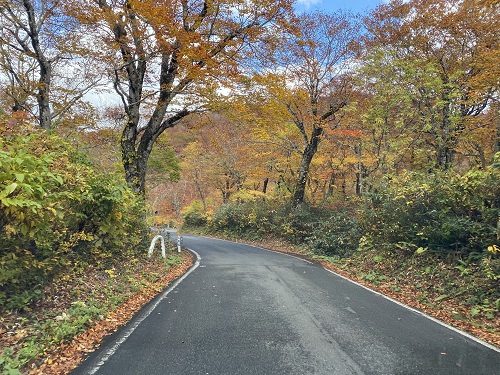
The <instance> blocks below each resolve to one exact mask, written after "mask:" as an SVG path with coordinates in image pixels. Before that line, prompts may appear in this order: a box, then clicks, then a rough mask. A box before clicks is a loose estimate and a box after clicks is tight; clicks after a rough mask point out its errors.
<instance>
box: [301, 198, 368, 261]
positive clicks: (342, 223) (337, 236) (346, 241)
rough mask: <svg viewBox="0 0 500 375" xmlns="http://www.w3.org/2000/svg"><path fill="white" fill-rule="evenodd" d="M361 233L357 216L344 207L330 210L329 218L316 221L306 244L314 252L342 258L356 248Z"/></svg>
mask: <svg viewBox="0 0 500 375" xmlns="http://www.w3.org/2000/svg"><path fill="white" fill-rule="evenodd" d="M361 235H362V233H361V228H360V225H359V220H358V218H357V216H356V215H355V213H354V212H353V210H352V209H350V208H348V207H346V208H344V209H339V210H336V211H332V212H331V216H330V217H329V218H327V219H324V220H321V221H319V222H317V223H316V225H314V228H313V231H312V233H311V236H310V237H309V238H308V245H309V247H310V248H311V249H312V250H313V251H314V252H317V253H322V254H325V255H328V256H336V257H340V258H343V257H347V256H349V255H351V254H353V253H354V252H355V251H356V250H357V248H358V246H359V241H360V238H361Z"/></svg>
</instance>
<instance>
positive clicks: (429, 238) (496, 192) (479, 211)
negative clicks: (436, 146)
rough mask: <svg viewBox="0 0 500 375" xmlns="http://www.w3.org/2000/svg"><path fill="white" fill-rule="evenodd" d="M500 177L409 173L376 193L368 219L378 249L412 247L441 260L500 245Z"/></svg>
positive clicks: (492, 173) (488, 173)
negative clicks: (441, 258)
mask: <svg viewBox="0 0 500 375" xmlns="http://www.w3.org/2000/svg"><path fill="white" fill-rule="evenodd" d="M499 177H500V173H499V171H498V170H496V169H494V168H490V169H488V170H486V171H481V170H472V171H469V172H467V173H465V174H464V175H459V174H455V173H452V172H448V173H436V174H420V173H407V174H405V175H403V176H399V177H394V178H392V179H391V180H390V181H388V182H386V183H385V184H384V185H381V186H379V187H378V189H377V190H375V191H373V192H372V193H371V194H370V196H369V197H368V199H367V206H366V209H365V211H364V213H363V215H362V217H363V220H362V226H363V230H364V232H365V233H370V234H371V237H372V238H373V241H375V243H376V244H379V245H381V246H385V245H386V244H388V243H389V244H390V243H393V244H398V243H404V244H410V245H411V246H407V248H408V249H410V250H411V249H413V248H421V247H423V248H428V249H430V250H432V251H435V252H437V253H439V254H441V255H446V254H448V253H456V252H460V253H462V254H464V255H468V254H471V253H474V252H483V251H484V250H486V249H487V247H488V246H490V245H493V244H497V245H498V233H497V231H498V229H497V225H498V218H499V214H500V187H499V184H498V181H499Z"/></svg>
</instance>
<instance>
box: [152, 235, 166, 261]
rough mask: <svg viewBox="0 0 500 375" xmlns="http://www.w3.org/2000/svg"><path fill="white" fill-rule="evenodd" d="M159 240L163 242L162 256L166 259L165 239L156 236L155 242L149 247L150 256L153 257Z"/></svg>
mask: <svg viewBox="0 0 500 375" xmlns="http://www.w3.org/2000/svg"><path fill="white" fill-rule="evenodd" d="M158 239H159V240H160V242H161V256H162V257H163V258H166V255H165V239H164V238H163V236H161V235H157V236H155V237H154V238H153V241H151V246H149V251H148V256H149V257H151V255H152V254H153V250H154V248H155V245H156V241H158Z"/></svg>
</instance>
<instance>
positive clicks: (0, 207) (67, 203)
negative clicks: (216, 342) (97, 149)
mask: <svg viewBox="0 0 500 375" xmlns="http://www.w3.org/2000/svg"><path fill="white" fill-rule="evenodd" d="M144 216H145V215H144V211H143V203H142V200H141V199H138V198H137V197H136V196H135V195H134V194H133V193H132V192H131V191H130V190H129V189H128V188H127V187H126V185H125V182H124V181H123V179H122V178H120V177H118V176H114V175H102V174H100V173H98V172H96V171H94V170H93V169H92V167H91V166H90V164H89V163H88V162H87V161H86V160H85V158H84V157H83V156H82V155H81V154H79V153H77V152H75V151H74V150H73V149H72V148H71V147H70V146H69V145H68V144H66V143H65V142H63V141H62V140H61V139H60V138H59V137H57V136H55V135H51V134H48V133H46V132H44V131H41V130H36V129H32V130H31V134H30V135H18V136H10V137H5V138H3V139H2V140H1V141H0V288H1V289H0V303H1V304H4V305H5V306H6V307H7V308H22V307H25V306H26V305H27V303H28V302H29V301H31V300H32V299H33V298H35V297H36V296H37V295H38V293H39V290H40V288H41V286H42V285H44V284H45V283H47V282H49V281H50V280H51V279H52V278H53V277H55V276H56V275H58V274H60V273H61V272H64V271H65V270H70V269H72V268H74V267H84V266H85V264H88V263H94V264H96V263H97V264H99V262H103V260H104V259H106V258H109V257H111V256H114V257H123V256H129V255H134V254H135V253H136V252H137V250H138V248H139V247H138V245H140V244H144V247H145V246H146V244H145V242H143V241H146V239H147V229H146V225H145V221H144Z"/></svg>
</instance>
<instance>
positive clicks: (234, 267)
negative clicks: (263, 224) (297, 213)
mask: <svg viewBox="0 0 500 375" xmlns="http://www.w3.org/2000/svg"><path fill="white" fill-rule="evenodd" d="M184 246H186V247H188V248H190V249H192V250H194V251H195V252H196V253H197V254H199V256H200V261H199V263H197V264H196V266H195V267H194V268H192V270H191V273H189V274H188V275H187V276H186V277H185V278H184V279H183V280H181V281H180V282H179V283H178V284H177V285H174V286H173V287H171V288H170V289H169V290H168V291H166V292H165V293H163V294H162V295H160V296H159V297H158V298H157V299H156V300H155V301H153V302H152V303H151V304H150V305H148V306H146V307H145V308H144V309H143V310H142V311H141V312H140V313H139V314H138V315H137V316H136V317H135V318H134V319H133V320H132V321H131V322H130V323H129V324H128V325H127V326H126V327H124V328H123V329H122V330H120V331H119V332H117V334H115V335H113V336H112V337H111V338H109V339H107V340H106V341H105V342H104V343H103V345H102V346H101V348H100V349H99V350H98V351H97V352H95V353H93V354H92V355H91V356H90V357H89V358H88V359H87V360H86V361H85V362H84V363H83V364H82V365H81V366H80V367H79V368H78V369H76V370H75V371H74V372H73V373H72V374H73V375H81V374H101V375H104V374H110V375H111V374H112V375H127V374H148V375H155V374H162V375H164V374H183V375H184V374H216V375H218V374H228V375H237V374H249V375H259V374H287V375H290V374H335V375H348V374H349V375H350V374H387V375H392V374H394V375H396V374H401V375H412V374H422V375H439V374H447V375H449V374H470V375H483V374H484V375H494V374H496V375H500V351H498V350H496V349H494V348H493V347H490V346H487V345H483V344H482V343H481V342H479V341H477V340H475V339H473V338H471V337H469V336H467V335H463V334H461V333H459V332H457V331H455V330H453V329H450V328H449V327H446V326H444V325H442V324H440V323H438V322H436V321H434V320H432V319H429V318H427V317H425V316H424V315H422V314H420V313H418V312H416V311H414V310H411V309H408V308H406V307H404V306H402V305H400V304H397V303H395V302H393V301H390V300H388V299H386V298H385V297H383V296H381V295H379V294H376V293H373V292H371V291H368V290H367V289H365V288H363V287H361V286H359V285H356V284H354V283H352V282H349V281H347V280H345V279H344V278H342V277H340V276H337V275H335V274H333V273H331V272H329V271H326V270H325V269H323V268H321V267H320V266H318V265H315V264H312V263H310V262H307V261H304V260H302V259H299V258H296V257H292V256H289V255H284V254H279V253H275V252H271V251H267V250H263V249H259V248H255V247H252V246H248V245H243V244H235V243H231V242H227V241H221V240H213V239H208V238H203V237H194V236H184Z"/></svg>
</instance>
